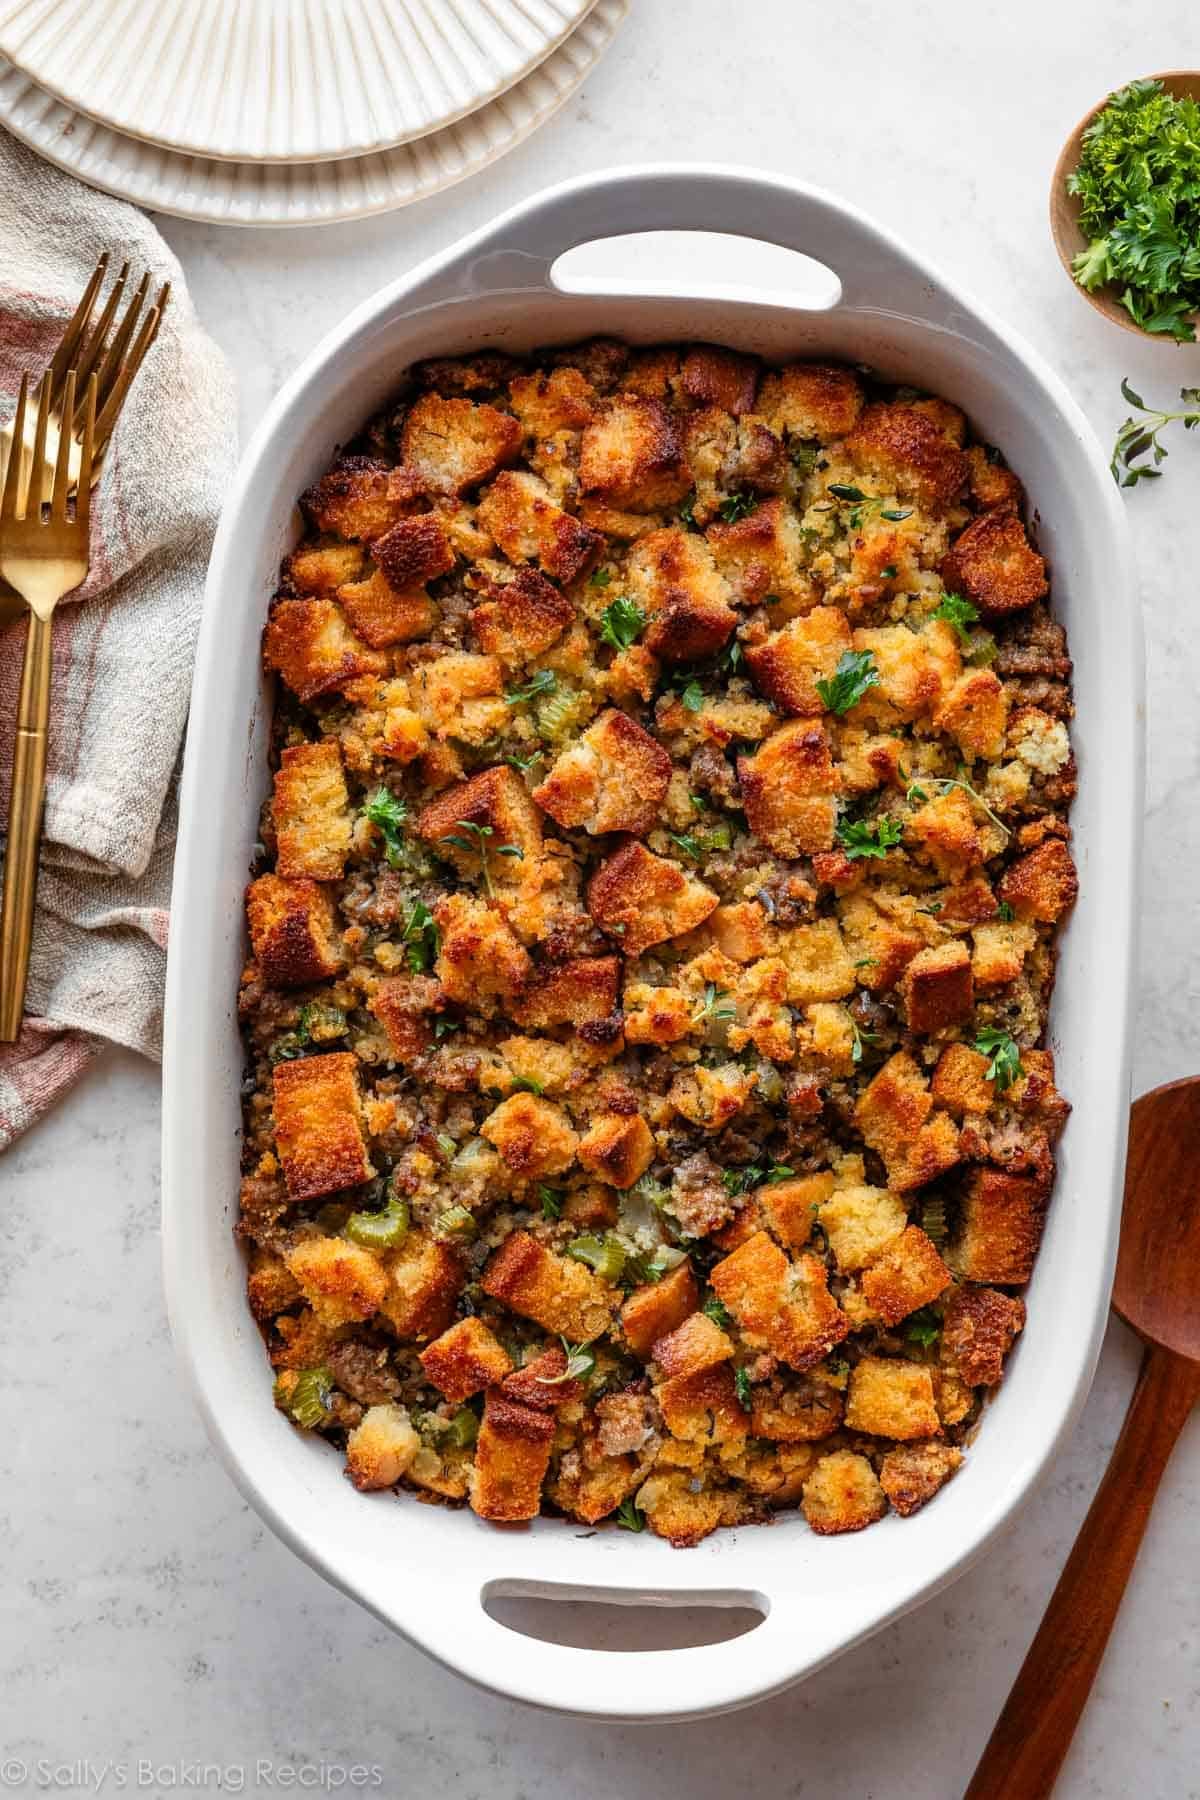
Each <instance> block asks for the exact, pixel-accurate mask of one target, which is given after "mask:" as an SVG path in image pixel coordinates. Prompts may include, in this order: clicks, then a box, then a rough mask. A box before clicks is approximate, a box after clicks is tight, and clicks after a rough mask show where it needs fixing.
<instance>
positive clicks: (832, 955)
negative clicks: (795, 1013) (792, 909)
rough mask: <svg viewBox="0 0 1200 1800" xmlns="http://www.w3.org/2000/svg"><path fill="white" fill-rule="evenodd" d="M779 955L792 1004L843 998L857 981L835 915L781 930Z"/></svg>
mask: <svg viewBox="0 0 1200 1800" xmlns="http://www.w3.org/2000/svg"><path fill="white" fill-rule="evenodd" d="M778 958H779V961H780V962H781V963H782V964H783V967H784V970H785V979H786V983H787V987H786V992H787V998H788V1000H789V1001H790V1002H791V1004H792V1005H793V1006H810V1005H812V1004H814V1003H816V1002H821V1001H829V1000H840V999H842V998H843V997H844V996H845V995H846V994H851V993H853V991H854V988H855V986H856V985H857V981H858V971H857V970H856V969H855V966H854V962H853V960H852V958H851V955H850V951H849V950H848V949H847V947H846V941H845V939H844V938H843V936H842V933H841V931H840V929H839V927H838V923H837V920H836V919H818V920H817V921H816V922H815V923H814V924H812V925H797V926H795V927H794V928H793V929H792V930H791V931H783V932H781V933H780V934H779V945H778Z"/></svg>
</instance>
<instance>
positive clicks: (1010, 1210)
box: [947, 1167, 1048, 1287]
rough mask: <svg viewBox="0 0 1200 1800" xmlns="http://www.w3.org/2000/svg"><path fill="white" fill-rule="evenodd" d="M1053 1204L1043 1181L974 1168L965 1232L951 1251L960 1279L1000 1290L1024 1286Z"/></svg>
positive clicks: (966, 1189)
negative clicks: (1048, 1204) (1049, 1201)
mask: <svg viewBox="0 0 1200 1800" xmlns="http://www.w3.org/2000/svg"><path fill="white" fill-rule="evenodd" d="M1047 1199H1048V1195H1047V1192H1046V1185H1045V1183H1044V1182H1043V1181H1041V1180H1040V1179H1039V1178H1038V1177H1037V1176H1033V1175H1009V1174H1007V1173H1006V1172H1005V1171H1004V1170H1003V1169H993V1168H988V1167H984V1168H976V1169H972V1170H971V1172H970V1174H969V1175H968V1177H967V1180H966V1183H965V1185H964V1188H963V1195H962V1223H961V1229H960V1231H959V1233H958V1235H957V1237H956V1239H955V1241H954V1242H953V1244H952V1245H951V1247H950V1249H949V1251H948V1252H947V1256H948V1259H949V1262H950V1266H951V1268H952V1269H953V1270H954V1272H955V1274H957V1275H960V1276H962V1277H963V1278H964V1279H965V1280H967V1281H980V1282H990V1283H993V1284H995V1285H996V1286H998V1287H1022V1286H1024V1284H1025V1282H1027V1281H1028V1280H1029V1277H1030V1276H1031V1275H1032V1274H1033V1263H1034V1258H1035V1257H1036V1256H1037V1252H1038V1246H1039V1244H1040V1243H1041V1241H1042V1231H1043V1228H1044V1226H1045V1223H1046V1202H1047Z"/></svg>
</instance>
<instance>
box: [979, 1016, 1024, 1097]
mask: <svg viewBox="0 0 1200 1800" xmlns="http://www.w3.org/2000/svg"><path fill="white" fill-rule="evenodd" d="M975 1048H976V1050H978V1052H979V1054H980V1055H981V1056H987V1057H990V1058H991V1061H990V1062H989V1063H988V1066H987V1069H986V1070H985V1071H984V1073H985V1076H986V1078H987V1080H988V1081H990V1082H993V1083H994V1084H995V1089H996V1092H997V1093H998V1094H1003V1093H1006V1092H1007V1091H1008V1089H1009V1088H1010V1087H1011V1086H1012V1084H1013V1082H1014V1081H1016V1080H1018V1079H1019V1077H1020V1076H1021V1075H1022V1074H1023V1073H1024V1071H1023V1070H1022V1068H1021V1052H1020V1051H1019V1050H1018V1048H1017V1044H1016V1039H1015V1038H1013V1037H1012V1036H1010V1034H1009V1033H1008V1032H1007V1031H996V1030H994V1029H993V1028H992V1027H991V1026H988V1027H987V1029H986V1030H984V1031H981V1032H980V1033H979V1035H978V1037H977V1038H976V1039H975Z"/></svg>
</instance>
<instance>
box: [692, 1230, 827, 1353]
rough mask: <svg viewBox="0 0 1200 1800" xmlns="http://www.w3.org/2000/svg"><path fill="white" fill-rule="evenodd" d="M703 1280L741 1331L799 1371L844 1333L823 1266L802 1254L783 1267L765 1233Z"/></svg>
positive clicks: (784, 1259) (784, 1260)
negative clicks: (730, 1314) (709, 1284)
mask: <svg viewBox="0 0 1200 1800" xmlns="http://www.w3.org/2000/svg"><path fill="white" fill-rule="evenodd" d="M709 1281H710V1282H711V1284H712V1287H713V1289H714V1291H715V1292H716V1293H717V1295H718V1296H719V1298H720V1299H721V1300H722V1301H724V1303H725V1305H726V1306H727V1307H728V1308H729V1310H730V1312H731V1313H733V1315H734V1317H735V1318H736V1319H737V1321H738V1323H739V1324H740V1325H741V1327H742V1329H743V1331H745V1332H746V1333H747V1334H750V1335H752V1336H753V1337H756V1338H758V1339H760V1340H762V1342H763V1343H765V1344H766V1346H767V1348H768V1349H770V1350H771V1351H772V1352H773V1353H774V1354H775V1355H776V1356H778V1357H779V1358H780V1359H781V1361H783V1362H786V1363H788V1364H790V1366H791V1367H792V1368H793V1369H796V1370H798V1371H800V1372H801V1373H803V1371H804V1370H805V1369H810V1368H812V1366H813V1364H814V1363H818V1362H821V1361H822V1360H823V1359H824V1358H825V1357H826V1356H828V1354H829V1352H830V1350H832V1349H833V1347H834V1345H835V1344H840V1343H841V1341H842V1339H843V1338H844V1337H845V1336H846V1333H847V1332H848V1331H849V1329H850V1326H849V1321H848V1320H847V1318H846V1316H845V1314H844V1313H843V1312H842V1311H841V1308H840V1307H839V1306H838V1303H837V1301H836V1300H835V1299H834V1298H833V1295H832V1294H831V1293H830V1292H829V1284H828V1281H827V1279H826V1274H825V1265H824V1263H822V1262H821V1261H820V1260H819V1259H818V1258H817V1257H815V1256H810V1255H807V1254H805V1255H802V1256H799V1257H798V1258H797V1259H796V1261H795V1262H794V1263H789V1261H788V1259H787V1257H786V1256H785V1255H784V1253H783V1251H782V1250H781V1249H780V1248H779V1246H778V1245H777V1244H775V1243H773V1242H772V1240H771V1238H770V1237H769V1236H768V1235H767V1233H766V1232H765V1231H757V1232H755V1233H754V1235H753V1236H752V1237H749V1238H747V1240H746V1242H745V1243H744V1244H742V1245H741V1246H740V1247H739V1248H738V1249H736V1250H735V1251H734V1252H733V1253H732V1255H730V1256H726V1257H725V1258H724V1259H723V1260H722V1261H721V1262H719V1263H717V1264H716V1266H715V1267H714V1269H713V1270H712V1273H711V1275H710V1276H709Z"/></svg>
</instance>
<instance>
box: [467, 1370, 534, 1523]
mask: <svg viewBox="0 0 1200 1800" xmlns="http://www.w3.org/2000/svg"><path fill="white" fill-rule="evenodd" d="M553 1437H554V1415H553V1413H547V1412H538V1411H536V1410H535V1409H534V1408H533V1407H531V1406H523V1405H522V1404H521V1403H520V1401H517V1400H510V1399H509V1398H508V1397H507V1396H506V1395H505V1394H503V1393H502V1392H501V1390H500V1389H499V1388H490V1389H489V1390H488V1395H487V1399H486V1400H485V1401H484V1403H483V1424H482V1425H481V1426H480V1428H479V1440H478V1442H477V1444H476V1446H475V1467H474V1470H473V1472H472V1477H471V1510H472V1511H473V1512H476V1513H478V1515H479V1517H480V1518H481V1519H495V1520H498V1521H501V1522H508V1523H512V1522H514V1521H517V1520H521V1519H533V1518H536V1517H537V1514H538V1512H539V1510H540V1508H541V1504H542V1483H543V1481H544V1480H545V1479H546V1471H547V1469H548V1468H549V1467H550V1445H551V1441H552V1439H553Z"/></svg>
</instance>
